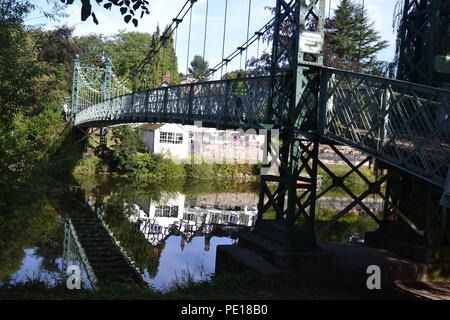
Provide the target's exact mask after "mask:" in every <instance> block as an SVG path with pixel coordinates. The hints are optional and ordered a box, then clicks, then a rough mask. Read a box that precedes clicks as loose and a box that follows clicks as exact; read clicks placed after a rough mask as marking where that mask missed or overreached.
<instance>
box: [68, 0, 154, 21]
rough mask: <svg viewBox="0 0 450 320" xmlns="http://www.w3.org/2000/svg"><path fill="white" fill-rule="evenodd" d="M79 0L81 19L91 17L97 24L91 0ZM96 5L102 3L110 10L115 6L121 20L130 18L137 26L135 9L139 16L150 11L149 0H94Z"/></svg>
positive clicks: (72, 0)
mask: <svg viewBox="0 0 450 320" xmlns="http://www.w3.org/2000/svg"><path fill="white" fill-rule="evenodd" d="M74 1H75V0H61V2H62V3H66V4H68V5H70V4H73V3H74ZM80 1H81V21H86V20H87V18H89V17H92V20H93V21H94V23H95V24H98V20H97V17H96V15H95V13H94V11H92V4H91V0H80ZM95 2H97V4H98V5H101V4H102V3H104V4H103V7H104V8H105V9H108V10H111V7H112V6H113V5H114V6H117V7H119V8H120V13H121V14H122V16H123V20H124V21H125V22H126V23H128V22H130V20H131V21H132V22H133V24H134V26H135V27H137V25H138V23H139V22H138V19H136V18H135V16H136V13H137V10H140V13H141V14H140V18H141V19H142V17H143V16H144V14H149V13H150V11H149V10H148V8H147V5H148V4H149V2H148V1H147V0H95Z"/></svg>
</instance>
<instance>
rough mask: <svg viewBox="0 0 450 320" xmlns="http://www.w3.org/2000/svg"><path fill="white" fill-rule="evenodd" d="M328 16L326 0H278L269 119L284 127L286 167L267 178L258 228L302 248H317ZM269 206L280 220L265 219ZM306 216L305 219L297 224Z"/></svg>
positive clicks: (282, 164) (282, 152)
mask: <svg viewBox="0 0 450 320" xmlns="http://www.w3.org/2000/svg"><path fill="white" fill-rule="evenodd" d="M324 19H325V0H291V1H288V0H277V4H276V13H275V25H274V38H273V48H272V60H271V91H270V95H269V108H268V112H267V114H266V123H274V124H276V125H275V127H274V128H273V129H278V130H279V132H280V140H281V146H280V150H279V163H280V167H279V175H275V174H269V175H263V176H262V177H261V190H260V201H259V206H258V214H259V219H258V221H257V224H256V227H255V232H256V233H260V234H261V235H264V236H265V237H266V238H271V239H272V240H274V241H276V242H278V243H281V244H283V245H284V246H286V247H291V248H296V249H302V248H303V249H304V248H314V247H316V241H315V232H314V221H315V198H316V184H317V161H316V160H317V158H318V147H319V135H318V130H319V122H318V119H319V117H320V115H319V114H318V109H319V108H318V103H319V88H320V85H319V83H320V81H319V78H320V66H322V65H323V42H324V41H323V40H324ZM299 115H300V116H299ZM268 140H270V139H268ZM269 149H270V147H269ZM272 151H273V150H272ZM273 157H277V155H275V154H273ZM274 188H275V189H274ZM266 199H267V201H266ZM267 211H272V213H273V212H274V213H275V216H276V220H275V221H269V220H264V219H263V215H264V214H265V213H266V212H267ZM300 216H302V219H304V223H303V225H302V227H296V222H297V220H298V219H299V218H300Z"/></svg>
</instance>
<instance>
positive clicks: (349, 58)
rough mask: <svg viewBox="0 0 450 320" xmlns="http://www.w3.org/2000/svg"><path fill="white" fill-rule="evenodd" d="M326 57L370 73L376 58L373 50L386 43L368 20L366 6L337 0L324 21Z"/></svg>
mask: <svg viewBox="0 0 450 320" xmlns="http://www.w3.org/2000/svg"><path fill="white" fill-rule="evenodd" d="M327 35H328V37H327V38H328V39H327V46H328V48H329V50H328V51H327V57H326V61H327V62H328V63H331V62H332V61H336V58H337V59H339V61H341V62H343V66H342V67H343V68H344V69H351V70H354V71H359V72H361V71H363V72H367V73H372V72H373V71H374V70H376V67H377V66H379V65H380V62H379V61H377V59H376V54H377V53H378V52H379V51H380V50H383V49H385V48H387V47H388V42H387V41H382V40H381V37H380V36H379V34H378V32H377V31H375V29H374V23H373V22H370V21H369V18H368V15H367V10H365V8H363V7H362V6H361V5H357V4H355V3H354V2H353V1H351V0H341V2H340V3H339V5H338V7H337V9H336V10H335V13H334V17H333V19H331V20H330V21H329V22H328V23H327Z"/></svg>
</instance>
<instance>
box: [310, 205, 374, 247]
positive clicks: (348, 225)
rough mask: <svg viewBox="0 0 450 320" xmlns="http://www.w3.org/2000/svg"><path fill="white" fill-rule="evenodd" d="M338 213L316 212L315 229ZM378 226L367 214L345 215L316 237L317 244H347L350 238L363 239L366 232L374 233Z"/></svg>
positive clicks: (321, 210)
mask: <svg viewBox="0 0 450 320" xmlns="http://www.w3.org/2000/svg"><path fill="white" fill-rule="evenodd" d="M337 213H338V212H337V211H336V210H333V209H326V208H319V209H318V210H317V212H316V228H317V229H320V228H321V227H322V226H324V225H325V224H326V223H327V222H329V221H330V220H331V219H332V218H333V217H334V216H335V215H336V214H337ZM377 228H378V224H377V223H376V222H375V221H374V220H373V219H372V218H371V217H370V216H368V215H367V214H358V215H352V214H346V215H345V216H343V217H342V218H340V219H339V220H338V222H336V223H335V224H334V225H333V226H332V227H331V228H330V229H328V230H326V231H325V232H323V233H322V234H320V236H319V237H318V239H317V240H318V242H322V243H325V242H348V241H349V239H350V237H351V236H357V237H358V238H360V239H364V234H365V233H366V232H367V231H374V230H376V229H377Z"/></svg>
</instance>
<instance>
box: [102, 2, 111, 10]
mask: <svg viewBox="0 0 450 320" xmlns="http://www.w3.org/2000/svg"><path fill="white" fill-rule="evenodd" d="M103 7H104V8H105V9H111V7H112V3H106V4H105V5H103Z"/></svg>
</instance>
